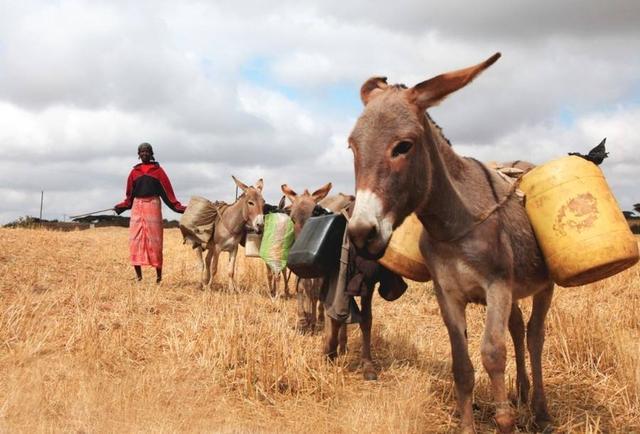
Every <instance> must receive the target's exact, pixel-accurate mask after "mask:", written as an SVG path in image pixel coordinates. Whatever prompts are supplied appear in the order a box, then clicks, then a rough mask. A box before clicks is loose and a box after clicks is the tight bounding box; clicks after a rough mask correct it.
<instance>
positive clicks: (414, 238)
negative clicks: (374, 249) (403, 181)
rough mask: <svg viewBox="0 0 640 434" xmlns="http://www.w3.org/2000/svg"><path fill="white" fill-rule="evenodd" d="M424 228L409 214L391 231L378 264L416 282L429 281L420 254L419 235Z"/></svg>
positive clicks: (429, 276)
mask: <svg viewBox="0 0 640 434" xmlns="http://www.w3.org/2000/svg"><path fill="white" fill-rule="evenodd" d="M423 230H424V228H423V227H422V223H420V220H418V217H417V216H416V215H415V214H410V215H409V216H407V218H405V219H404V221H403V222H402V224H401V225H400V226H398V227H397V228H396V230H395V231H393V234H391V240H389V245H388V246H387V250H386V251H385V252H384V256H383V257H382V258H380V259H378V262H379V263H380V264H382V265H384V266H385V267H386V268H388V269H389V270H391V271H393V272H395V273H397V274H399V275H401V276H404V277H406V278H408V279H411V280H417V281H418V282H426V281H428V280H431V275H430V274H429V269H428V268H427V265H426V264H425V261H424V257H423V256H422V253H420V247H419V243H420V235H421V234H422V231H423Z"/></svg>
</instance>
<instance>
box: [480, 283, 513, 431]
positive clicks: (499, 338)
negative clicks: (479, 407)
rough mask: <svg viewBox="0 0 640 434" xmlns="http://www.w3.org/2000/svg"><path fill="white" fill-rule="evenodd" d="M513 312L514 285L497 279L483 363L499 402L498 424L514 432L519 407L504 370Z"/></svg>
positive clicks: (491, 296)
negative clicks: (510, 397)
mask: <svg viewBox="0 0 640 434" xmlns="http://www.w3.org/2000/svg"><path fill="white" fill-rule="evenodd" d="M510 314H511V289H510V288H509V286H508V285H506V283H505V282H500V283H495V284H493V285H492V286H491V287H490V288H488V290H487V320H486V323H485V328H484V334H483V336H482V344H481V347H480V354H481V356H482V364H483V365H484V368H485V369H486V371H487V373H488V374H489V378H490V379H491V389H492V390H493V400H494V402H495V403H496V415H495V420H496V425H497V426H498V431H499V432H501V433H512V432H513V430H514V428H515V423H516V418H515V416H516V415H515V411H514V409H513V407H512V405H511V402H510V401H509V400H508V398H507V388H506V385H505V381H504V370H505V366H506V363H507V346H506V343H505V341H506V337H505V335H506V331H507V328H508V324H509V317H510Z"/></svg>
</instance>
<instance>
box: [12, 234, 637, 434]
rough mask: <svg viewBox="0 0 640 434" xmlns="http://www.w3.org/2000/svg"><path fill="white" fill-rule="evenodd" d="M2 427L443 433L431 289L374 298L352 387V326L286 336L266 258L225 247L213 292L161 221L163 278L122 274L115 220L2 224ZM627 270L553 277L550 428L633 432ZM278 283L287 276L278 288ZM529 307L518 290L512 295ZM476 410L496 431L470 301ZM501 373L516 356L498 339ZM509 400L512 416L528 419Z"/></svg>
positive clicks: (632, 301) (632, 327)
mask: <svg viewBox="0 0 640 434" xmlns="http://www.w3.org/2000/svg"><path fill="white" fill-rule="evenodd" d="M0 242H1V243H2V249H1V251H0V378H1V380H0V430H1V431H6V432H78V433H79V432H225V433H226V432H229V433H236V432H300V431H304V432H317V433H323V432H331V433H349V432H384V433H387V432H388V433H390V432H394V433H396V432H398V433H414V432H451V431H455V427H456V424H457V419H456V416H455V412H454V407H455V398H454V395H453V387H452V378H451V374H450V370H451V368H450V366H451V365H450V350H449V341H448V338H447V334H446V331H445V328H444V326H443V324H442V320H441V319H440V316H439V311H438V308H437V305H436V302H435V299H434V297H433V294H432V287H431V285H430V284H419V283H412V284H411V286H410V288H409V290H408V291H407V293H406V294H405V295H404V296H403V297H402V298H401V299H399V300H398V301H396V302H393V303H388V302H386V301H384V300H382V299H381V298H379V297H378V296H376V297H375V301H374V326H373V353H374V357H375V359H376V364H377V366H378V368H379V377H380V378H379V380H378V381H376V382H364V381H363V380H362V377H361V372H360V370H359V363H358V360H359V355H360V336H359V331H358V330H357V328H355V327H352V328H350V333H349V339H350V344H349V352H348V354H347V355H346V356H344V357H342V358H340V359H339V360H338V362H337V363H327V362H325V361H324V359H323V357H322V354H321V342H322V337H321V336H320V335H314V336H301V335H298V334H297V333H296V332H295V331H294V329H293V326H294V324H295V303H296V302H295V299H293V298H292V299H285V298H282V297H280V298H277V299H275V300H273V299H271V298H270V297H268V296H267V289H266V277H265V270H264V265H263V264H262V263H261V262H260V260H259V259H258V260H257V259H245V258H244V257H243V256H242V251H241V252H240V254H239V258H240V259H239V266H238V271H237V275H238V281H239V287H240V290H239V291H238V292H236V293H229V292H227V291H225V290H224V289H223V288H224V287H225V285H224V283H225V282H226V256H223V258H222V261H221V264H220V267H219V272H218V276H217V277H216V282H217V284H216V285H215V289H214V290H213V291H204V292H203V291H200V290H199V289H197V282H198V272H197V267H196V262H195V257H194V255H193V253H192V252H191V251H190V250H189V249H188V248H187V247H185V246H183V245H182V243H181V239H180V235H179V232H178V231H177V230H166V231H165V270H164V273H165V279H164V282H163V284H162V285H160V286H158V285H156V284H155V283H154V279H153V277H154V275H153V274H154V273H153V270H151V269H144V272H145V280H144V281H143V282H142V283H137V282H134V281H133V280H132V277H133V270H132V269H131V267H130V266H129V265H128V259H127V230H126V229H122V228H104V229H93V230H87V231H83V232H68V233H63V232H55V231H47V230H38V229H0ZM639 290H640V267H639V266H636V267H633V268H632V269H630V270H627V271H626V272H624V273H621V274H619V275H617V276H614V277H613V278H610V279H607V280H605V281H602V282H598V283H595V284H592V285H587V286H584V287H579V288H556V295H555V298H554V302H553V305H552V309H551V311H550V314H549V317H548V323H547V341H546V346H545V351H544V355H543V362H544V369H545V384H546V388H547V396H548V400H549V406H550V411H551V414H552V415H553V416H554V418H555V420H556V426H557V428H558V431H560V432H630V431H636V432H640V360H639V359H640V310H639V308H640V291H639ZM280 293H282V289H280ZM522 306H523V310H524V311H525V314H526V315H528V313H529V312H530V302H529V301H524V302H522ZM468 319H469V342H470V348H471V354H472V358H473V362H474V365H475V367H476V390H475V401H476V403H477V404H478V409H477V411H476V421H477V423H478V429H479V431H480V432H491V431H492V430H493V424H492V420H491V417H492V414H491V413H492V412H491V405H490V401H491V393H490V385H489V381H488V377H487V375H486V374H485V373H484V371H483V369H482V363H481V361H480V355H479V349H478V347H479V343H480V336H481V333H482V324H483V321H484V308H482V307H480V306H471V307H470V308H469V309H468ZM509 352H510V353H509V363H508V375H507V377H508V382H509V387H510V388H511V390H513V389H514V387H515V386H514V379H515V366H514V362H513V360H512V354H513V351H512V347H511V345H509ZM530 419H531V415H530V414H529V412H528V410H527V409H525V408H521V409H520V419H519V429H520V430H521V431H523V432H526V431H527V430H529V429H530V427H531V425H530V424H531V421H530Z"/></svg>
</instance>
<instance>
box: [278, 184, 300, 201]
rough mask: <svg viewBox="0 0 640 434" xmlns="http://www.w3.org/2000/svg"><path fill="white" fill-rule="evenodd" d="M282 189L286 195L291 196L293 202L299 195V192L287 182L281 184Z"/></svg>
mask: <svg viewBox="0 0 640 434" xmlns="http://www.w3.org/2000/svg"><path fill="white" fill-rule="evenodd" d="M280 189H281V190H282V192H283V193H284V195H285V196H287V197H288V198H289V200H290V201H291V202H293V201H294V200H295V198H296V197H298V193H296V192H295V191H293V190H291V189H290V188H289V186H288V185H287V184H282V185H281V186H280Z"/></svg>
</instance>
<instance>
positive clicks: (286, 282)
mask: <svg viewBox="0 0 640 434" xmlns="http://www.w3.org/2000/svg"><path fill="white" fill-rule="evenodd" d="M287 271H289V270H287V269H286V268H285V269H284V270H282V277H283V280H284V298H289V297H291V294H289V278H290V277H291V271H289V273H287Z"/></svg>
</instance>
